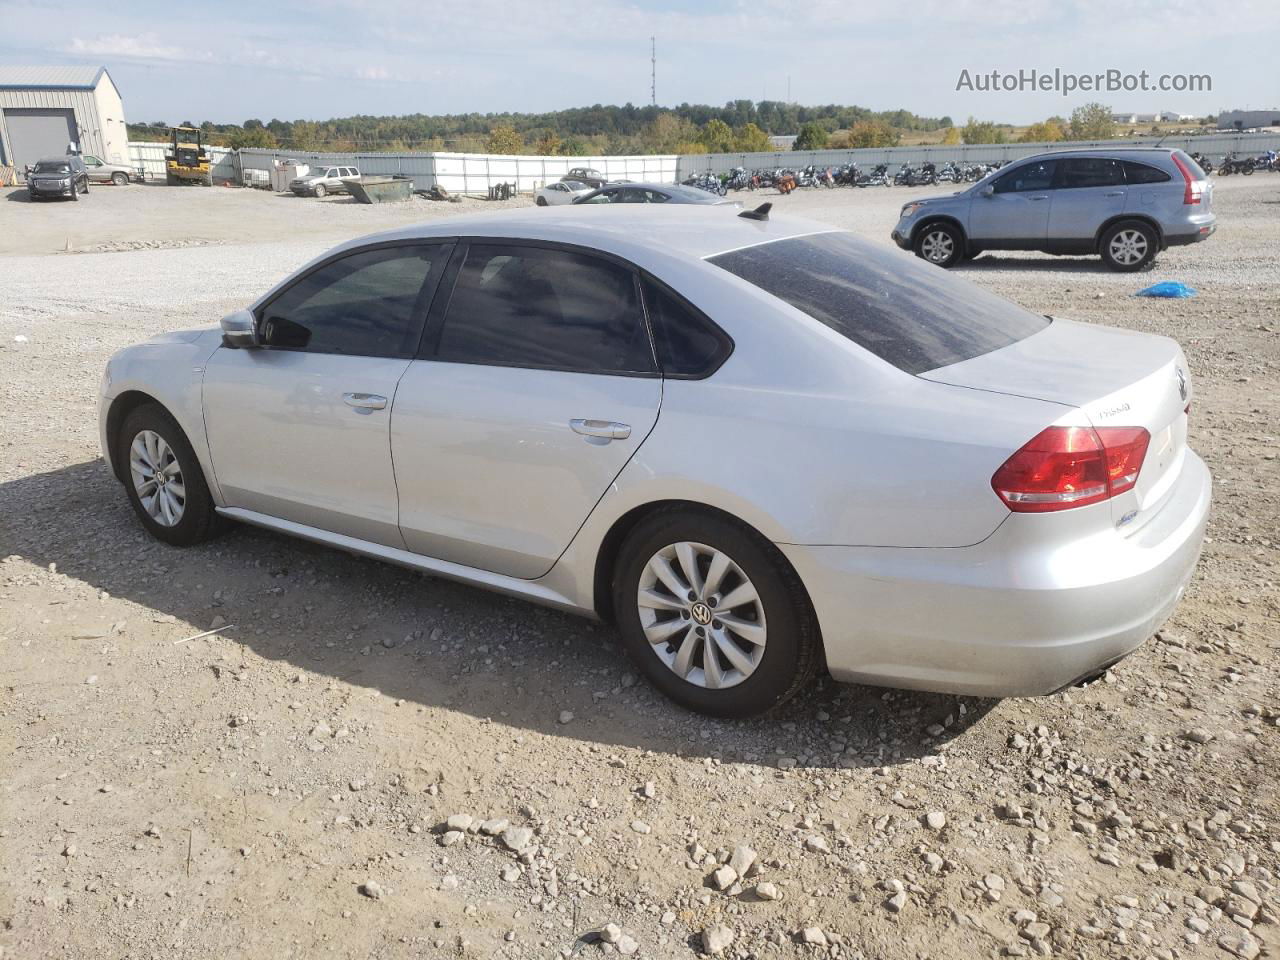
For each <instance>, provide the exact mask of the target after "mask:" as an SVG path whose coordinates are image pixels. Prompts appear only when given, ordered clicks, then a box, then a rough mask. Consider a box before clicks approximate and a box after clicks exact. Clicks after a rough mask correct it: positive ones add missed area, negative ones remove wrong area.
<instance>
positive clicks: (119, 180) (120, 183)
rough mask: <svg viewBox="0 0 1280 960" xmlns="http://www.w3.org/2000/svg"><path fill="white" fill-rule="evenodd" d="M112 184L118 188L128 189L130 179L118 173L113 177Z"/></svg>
mask: <svg viewBox="0 0 1280 960" xmlns="http://www.w3.org/2000/svg"><path fill="white" fill-rule="evenodd" d="M111 182H112V183H114V184H115V185H116V186H117V187H127V186H128V185H129V177H128V175H127V174H124V173H120V172H119V171H117V172H115V173H113V174H112V175H111Z"/></svg>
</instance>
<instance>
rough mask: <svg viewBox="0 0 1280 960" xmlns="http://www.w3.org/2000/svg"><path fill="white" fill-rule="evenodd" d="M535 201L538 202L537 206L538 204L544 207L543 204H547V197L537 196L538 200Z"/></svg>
mask: <svg viewBox="0 0 1280 960" xmlns="http://www.w3.org/2000/svg"><path fill="white" fill-rule="evenodd" d="M537 203H538V206H540V207H545V206H546V205H547V198H546V197H539V198H538V200H537Z"/></svg>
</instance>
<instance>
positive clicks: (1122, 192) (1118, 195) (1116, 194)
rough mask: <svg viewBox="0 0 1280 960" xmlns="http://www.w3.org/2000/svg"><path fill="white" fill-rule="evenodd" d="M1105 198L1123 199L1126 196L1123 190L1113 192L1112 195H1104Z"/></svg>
mask: <svg viewBox="0 0 1280 960" xmlns="http://www.w3.org/2000/svg"><path fill="white" fill-rule="evenodd" d="M1103 196H1105V197H1123V196H1124V191H1123V190H1112V191H1111V192H1110V193H1105V194H1103Z"/></svg>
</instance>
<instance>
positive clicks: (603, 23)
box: [0, 0, 1280, 123]
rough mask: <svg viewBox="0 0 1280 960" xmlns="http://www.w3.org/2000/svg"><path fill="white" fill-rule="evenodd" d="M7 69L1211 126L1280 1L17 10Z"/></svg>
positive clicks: (370, 92) (258, 85)
mask: <svg viewBox="0 0 1280 960" xmlns="http://www.w3.org/2000/svg"><path fill="white" fill-rule="evenodd" d="M0 24H3V30H2V31H0V62H3V63H10V64H20V63H89V64H105V65H106V66H107V68H108V69H109V70H110V72H111V75H112V77H113V78H114V79H115V80H116V83H117V84H118V86H119V87H120V88H121V91H122V93H123V94H124V98H125V109H126V113H127V115H128V117H129V119H130V120H132V121H153V120H165V121H168V122H178V121H181V120H194V121H197V122H199V121H202V120H206V119H207V120H213V121H216V122H240V121H243V120H245V119H246V118H250V117H256V118H259V119H262V120H269V119H271V118H272V117H278V118H280V119H285V120H294V119H326V118H329V117H335V116H348V115H352V114H403V113H419V112H420V113H464V112H471V111H478V112H496V111H504V110H512V111H543V110H554V109H559V108H563V107H570V106H582V105H589V104H592V103H624V102H627V101H631V102H633V103H638V104H639V103H647V102H648V99H649V37H650V35H655V34H656V36H657V38H658V102H659V103H660V104H675V103H680V102H682V101H687V102H690V103H712V104H720V103H724V102H726V101H728V100H731V99H737V98H746V99H751V100H759V99H761V98H762V97H768V98H769V99H779V100H780V99H784V98H785V97H786V93H787V81H788V77H790V83H791V98H792V99H793V100H795V101H798V102H801V103H832V102H837V103H847V104H860V105H864V106H868V107H872V108H874V109H896V108H899V107H902V108H905V109H908V110H913V111H915V112H916V113H919V114H923V115H928V116H941V115H944V114H947V115H950V116H952V117H953V118H955V119H956V120H957V121H963V120H964V118H965V117H967V116H969V115H975V116H978V117H980V118H985V119H994V120H1004V121H1009V122H1015V123H1019V122H1029V121H1032V120H1036V119H1040V118H1043V117H1045V116H1048V115H1051V114H1054V113H1059V114H1067V113H1069V112H1070V110H1071V108H1072V107H1073V106H1077V105H1079V104H1080V103H1083V102H1086V101H1088V100H1091V99H1098V100H1101V101H1102V102H1104V103H1107V104H1109V105H1110V106H1112V107H1113V108H1115V109H1117V110H1126V111H1135V112H1155V111H1157V110H1177V111H1179V112H1183V113H1194V114H1197V115H1203V114H1208V113H1216V112H1217V111H1219V110H1220V109H1225V108H1234V107H1245V106H1253V107H1271V106H1275V105H1277V103H1280V82H1278V81H1277V80H1276V79H1275V77H1276V74H1275V70H1274V52H1273V48H1274V43H1275V39H1276V38H1277V36H1280V3H1276V2H1275V0H1236V2H1234V3H1233V4H1231V5H1230V6H1229V7H1225V8H1224V7H1219V8H1216V9H1214V8H1210V7H1207V6H1206V5H1205V4H1204V3H1203V0H1195V2H1191V0H1159V2H1158V0H1126V2H1125V3H1123V4H1119V3H1114V2H1096V0H1093V2H1080V0H945V2H943V0H910V2H908V3H880V4H862V3H854V2H851V0H803V2H799V3H797V2H796V0H749V2H748V0H740V2H725V0H716V2H712V3H705V4H688V3H678V2H675V0H563V2H547V0H525V2H522V3H519V4H511V3H506V2H498V0H467V2H464V3H459V2H457V0H452V2H450V3H447V4H436V3H431V2H429V0H428V2H420V0H310V2H305V3H304V2H300V0H285V2H269V3H259V2H252V3H251V2H247V0H221V2H219V3H216V4H211V5H206V4H197V5H181V4H179V5H174V6H172V7H163V6H155V5H147V4H121V5H118V4H104V3H101V2H93V3H88V2H78V0H77V2H69V0H0ZM1055 67H1056V68H1061V69H1062V70H1065V71H1070V72H1075V73H1092V72H1094V71H1101V70H1105V69H1108V68H1115V69H1118V70H1122V71H1126V72H1135V73H1136V72H1137V71H1139V70H1147V71H1149V72H1150V73H1151V74H1152V75H1153V76H1158V75H1159V74H1161V73H1170V74H1174V73H1182V74H1187V73H1207V74H1210V75H1211V76H1212V78H1213V89H1212V91H1211V92H1208V93H1172V92H1171V93H1159V92H1150V93H1142V92H1133V93H1124V92H1119V93H1110V94H1101V95H1097V94H1080V93H1077V94H1074V95H1073V96H1071V97H1067V98H1063V97H1062V96H1060V95H1058V94H1055V93H1045V92H1025V91H1024V92H1009V93H1005V92H1001V93H973V92H965V91H957V90H956V83H957V78H958V77H959V76H960V71H961V70H962V69H968V70H969V71H970V72H971V73H973V74H977V73H979V72H989V71H991V70H993V69H994V70H1001V71H1005V72H1010V71H1015V70H1018V69H1032V68H1038V69H1040V70H1050V71H1051V70H1053V69H1054V68H1055Z"/></svg>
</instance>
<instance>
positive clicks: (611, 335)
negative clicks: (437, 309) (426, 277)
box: [437, 243, 655, 373]
mask: <svg viewBox="0 0 1280 960" xmlns="http://www.w3.org/2000/svg"><path fill="white" fill-rule="evenodd" d="M437 357H438V359H440V360H452V361H454V362H457V363H484V364H499V365H503V366H519V367H540V368H547V369H553V370H575V371H581V372H587V373H653V372H654V371H655V367H654V360H653V350H652V348H651V346H650V344H649V334H648V330H647V329H646V327H645V323H644V315H643V312H642V311H641V309H640V299H639V297H638V295H637V293H636V284H635V278H634V276H633V275H632V272H631V271H630V270H628V269H626V268H625V267H621V266H619V265H617V264H615V263H612V262H611V261H607V260H602V259H600V258H598V257H592V256H587V255H586V254H579V253H572V252H569V251H565V250H551V249H547V248H545V247H532V246H520V245H505V244H481V243H476V244H472V246H471V249H470V250H469V251H468V252H467V259H466V262H465V263H464V264H463V266H462V270H461V271H460V272H459V274H458V280H457V283H456V284H455V286H454V288H453V297H452V299H450V301H449V310H448V313H447V314H446V316H445V319H444V328H443V329H442V331H441V334H440V345H439V348H438V352H437Z"/></svg>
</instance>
